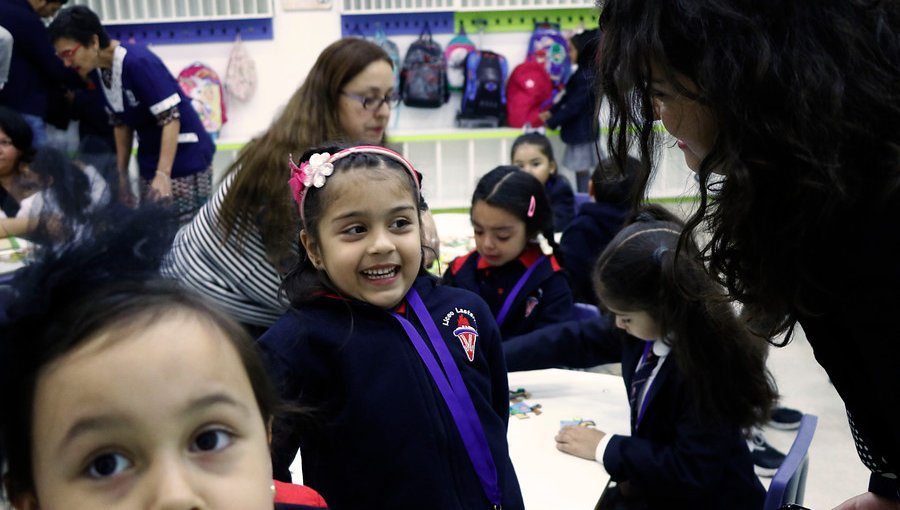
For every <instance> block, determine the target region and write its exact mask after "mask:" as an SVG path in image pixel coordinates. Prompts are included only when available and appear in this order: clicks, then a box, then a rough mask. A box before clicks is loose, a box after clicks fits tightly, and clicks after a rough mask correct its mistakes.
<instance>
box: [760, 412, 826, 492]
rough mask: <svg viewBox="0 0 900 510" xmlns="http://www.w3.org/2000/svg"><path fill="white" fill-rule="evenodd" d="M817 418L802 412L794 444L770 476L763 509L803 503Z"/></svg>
mask: <svg viewBox="0 0 900 510" xmlns="http://www.w3.org/2000/svg"><path fill="white" fill-rule="evenodd" d="M818 421H819V419H818V418H816V417H815V416H814V415H811V414H804V415H803V419H802V420H801V421H800V429H799V430H798V431H797V437H796V438H794V444H792V445H791V449H790V451H788V453H787V455H786V456H785V458H784V462H782V463H781V467H779V468H778V471H776V472H775V476H773V477H772V482H771V483H770V484H769V491H768V492H767V493H766V502H765V505H764V506H763V510H778V509H779V508H781V506H782V505H786V504H788V503H796V504H798V505H802V504H803V493H804V492H805V491H806V473H807V471H809V445H810V443H812V439H813V435H814V434H815V433H816V423H818Z"/></svg>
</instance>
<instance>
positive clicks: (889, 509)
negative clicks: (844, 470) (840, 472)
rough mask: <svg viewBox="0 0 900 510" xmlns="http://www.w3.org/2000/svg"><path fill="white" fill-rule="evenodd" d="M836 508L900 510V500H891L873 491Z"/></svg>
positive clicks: (842, 509) (845, 509)
mask: <svg viewBox="0 0 900 510" xmlns="http://www.w3.org/2000/svg"><path fill="white" fill-rule="evenodd" d="M834 510H900V501H891V500H890V499H887V498H882V497H881V496H878V495H876V494H873V493H871V492H866V493H865V494H860V495H859V496H854V497H852V498H850V499H848V500H847V501H844V502H843V503H841V504H840V505H838V506H836V507H834Z"/></svg>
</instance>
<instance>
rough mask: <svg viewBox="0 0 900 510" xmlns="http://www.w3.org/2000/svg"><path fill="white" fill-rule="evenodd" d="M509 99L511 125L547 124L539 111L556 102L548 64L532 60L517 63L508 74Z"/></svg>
mask: <svg viewBox="0 0 900 510" xmlns="http://www.w3.org/2000/svg"><path fill="white" fill-rule="evenodd" d="M506 100H507V102H506V120H507V123H508V124H509V127H523V126H525V125H526V124H527V125H530V126H531V127H540V126H542V125H544V122H543V121H542V120H541V119H540V118H539V117H538V114H539V113H541V112H542V111H545V110H547V109H549V108H550V107H551V106H552V105H553V81H552V80H551V79H550V75H549V74H548V73H547V69H546V67H544V65H543V64H539V63H537V62H533V61H531V62H529V61H526V62H522V63H521V64H519V65H517V66H516V68H515V69H513V72H512V74H510V75H509V81H508V82H507V85H506Z"/></svg>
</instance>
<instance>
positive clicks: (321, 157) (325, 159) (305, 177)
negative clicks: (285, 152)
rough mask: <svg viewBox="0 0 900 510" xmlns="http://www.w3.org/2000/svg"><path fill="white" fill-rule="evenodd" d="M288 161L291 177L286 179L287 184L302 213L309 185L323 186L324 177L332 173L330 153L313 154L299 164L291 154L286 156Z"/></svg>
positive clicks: (332, 166)
mask: <svg viewBox="0 0 900 510" xmlns="http://www.w3.org/2000/svg"><path fill="white" fill-rule="evenodd" d="M288 161H289V162H290V165H291V178H290V180H288V184H289V185H290V187H291V192H292V193H293V195H294V201H295V202H297V207H299V208H300V213H301V215H302V213H303V198H304V197H305V196H306V190H307V189H309V188H310V186H312V187H316V188H321V187H322V186H324V185H325V178H326V177H328V176H330V175H331V174H332V173H334V165H333V164H332V163H331V154H329V153H327V152H322V153H319V154H313V155H312V156H311V157H310V158H309V161H304V162H303V163H301V164H300V166H297V164H296V163H294V157H293V155H289V156H288Z"/></svg>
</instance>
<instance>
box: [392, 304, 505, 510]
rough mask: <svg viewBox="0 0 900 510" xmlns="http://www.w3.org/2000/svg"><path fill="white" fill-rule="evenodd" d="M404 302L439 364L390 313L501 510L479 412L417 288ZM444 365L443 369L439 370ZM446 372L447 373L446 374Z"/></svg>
mask: <svg viewBox="0 0 900 510" xmlns="http://www.w3.org/2000/svg"><path fill="white" fill-rule="evenodd" d="M406 300H407V301H408V302H409V305H410V307H411V308H412V310H413V312H415V314H416V317H418V318H419V322H420V323H422V327H424V328H425V332H426V333H427V334H428V339H429V340H430V341H431V346H432V347H433V348H434V351H435V352H436V353H437V356H438V358H440V365H438V361H437V360H436V359H435V357H434V354H432V352H431V350H430V349H428V346H427V345H426V344H425V340H423V339H422V336H421V335H420V334H419V332H418V331H416V328H415V327H414V326H413V325H412V324H411V323H410V322H409V321H408V320H406V319H405V318H403V317H401V316H400V315H399V314H397V313H392V315H393V316H394V318H396V319H397V321H399V322H400V325H401V326H403V329H404V330H405V331H406V334H407V336H409V339H410V341H412V344H413V347H415V348H416V352H418V353H419V357H421V358H422V361H423V362H424V363H425V366H426V367H427V368H428V372H430V373H431V378H432V379H434V382H435V384H437V387H438V389H439V390H440V392H441V396H442V397H444V402H446V403H447V407H448V408H449V409H450V414H451V415H452V416H453V421H454V422H456V428H457V430H459V435H460V436H461V437H462V440H463V444H464V445H465V447H466V453H468V454H469V460H471V461H472V465H473V466H474V467H475V472H476V473H477V474H478V479H479V480H481V486H482V488H483V489H484V493H485V495H486V496H487V498H488V500H489V501H490V502H491V504H492V505H494V509H495V510H499V509H500V508H501V505H500V500H501V498H500V486H499V484H498V482H497V467H496V466H495V465H494V459H493V457H492V456H491V450H490V448H489V447H488V442H487V437H486V436H485V435H484V429H483V428H482V427H481V421H480V420H479V419H478V413H477V412H476V411H475V405H474V404H473V403H472V397H471V396H470V395H469V392H468V390H467V389H466V384H465V383H464V382H463V379H462V375H461V374H460V373H459V367H457V366H456V362H455V361H453V356H452V355H451V354H450V351H449V350H448V349H447V344H446V343H445V342H444V340H443V337H441V333H440V332H439V331H438V329H437V326H436V325H435V323H434V320H433V319H432V318H431V315H430V314H429V313H428V310H427V309H426V308H425V304H424V303H422V298H421V297H419V293H418V292H416V289H414V288H411V289H409V292H408V293H407V294H406ZM441 366H443V370H441ZM445 373H446V374H445Z"/></svg>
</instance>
